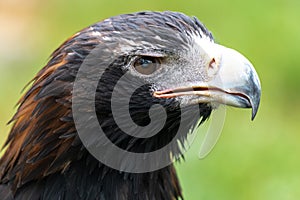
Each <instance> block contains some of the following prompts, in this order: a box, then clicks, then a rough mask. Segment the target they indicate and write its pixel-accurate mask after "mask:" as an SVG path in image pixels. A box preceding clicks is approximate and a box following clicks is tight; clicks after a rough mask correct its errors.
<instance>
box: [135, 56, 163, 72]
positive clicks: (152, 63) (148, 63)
mask: <svg viewBox="0 0 300 200" xmlns="http://www.w3.org/2000/svg"><path fill="white" fill-rule="evenodd" d="M160 63H161V62H160V58H156V57H147V56H143V57H140V58H138V59H137V60H136V61H135V62H134V64H133V67H134V69H135V70H136V71H137V72H139V73H141V74H144V75H150V74H152V73H153V72H155V71H156V70H157V69H158V68H159V65H160Z"/></svg>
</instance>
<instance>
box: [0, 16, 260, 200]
mask: <svg viewBox="0 0 300 200" xmlns="http://www.w3.org/2000/svg"><path fill="white" fill-rule="evenodd" d="M86 60H88V61H86ZM83 68H84V70H81V69H83ZM79 73H80V74H81V79H80V80H79V79H78V74H79ZM93 75H97V76H93ZM98 75H99V77H98ZM100 75H101V76H100ZM95 77H96V78H99V79H98V80H97V81H96V85H95V84H94V83H95V82H94V81H93V80H92V79H94V78H95ZM77 79H78V80H77ZM81 80H84V81H82V82H80V81H81ZM90 83H91V84H90ZM92 83H93V84H92ZM92 85H95V87H94V89H92V88H93V86H92ZM75 86H78V87H77V88H79V89H78V90H77V91H76V90H75ZM260 93H261V89H260V82H259V79H258V75H257V74H256V72H255V70H254V68H253V66H252V65H251V63H250V62H249V61H248V60H247V59H246V58H245V57H244V56H242V55H241V54H240V53H238V52H237V51H235V50H233V49H230V48H226V47H224V46H222V45H219V44H217V43H215V41H214V38H213V36H212V34H211V33H210V31H209V30H208V29H207V28H206V27H205V26H204V25H203V24H202V23H201V22H200V21H199V20H198V19H197V18H195V17H188V16H186V15H184V14H182V13H178V12H170V11H165V12H150V11H146V12H138V13H132V14H123V15H119V16H115V17H111V18H108V19H106V20H103V21H101V22H98V23H95V24H93V25H91V26H89V27H87V28H85V29H83V30H81V31H79V32H78V33H76V34H74V35H73V36H72V37H70V38H69V39H68V40H67V41H65V42H64V43H63V44H62V45H61V46H60V47H59V48H57V49H56V50H55V51H54V53H52V55H51V58H50V60H49V61H48V63H47V64H46V65H45V67H43V68H42V69H41V70H40V71H39V72H38V73H37V75H36V76H35V77H34V78H33V80H32V83H31V85H30V87H29V89H28V91H27V92H26V93H25V94H24V95H23V96H22V98H21V99H20V101H19V104H18V110H17V112H16V114H15V115H14V116H13V118H12V119H11V121H10V123H12V124H13V126H12V129H11V131H10V133H9V136H8V138H7V140H6V143H5V152H4V153H3V156H2V158H1V160H0V199H1V200H14V199H16V200H17V199H31V200H35V199H36V200H37V199H45V200H47V199H61V200H63V199H72V200H73V199H86V200H88V199H99V200H174V199H183V198H184V197H183V196H184V195H183V194H182V191H181V187H180V184H179V181H178V178H177V175H176V172H175V169H174V166H173V164H172V162H170V163H167V164H165V165H163V166H162V167H157V168H155V166H159V164H160V161H163V160H170V161H171V160H173V158H175V160H176V159H180V157H181V156H182V154H183V151H182V146H183V143H184V142H185V140H186V138H187V135H188V134H189V133H190V130H191V129H193V128H196V127H197V126H198V124H199V122H201V123H202V122H204V121H205V120H206V119H207V118H208V117H209V116H210V114H211V112H212V110H213V109H217V108H218V105H220V104H225V105H229V106H235V107H240V108H252V118H254V117H255V115H256V113H257V110H258V106H259V102H260ZM128 95H129V97H130V98H129V99H128V98H127V97H128ZM126 99H127V100H128V101H127V100H126ZM91 100H93V103H92V105H93V106H92V108H90V107H89V106H88V105H87V104H88V103H89V101H91ZM75 101H76V103H75ZM126 102H127V103H126ZM125 104H128V105H125ZM114 105H116V106H117V109H114V108H113V107H114ZM126 106H127V107H126ZM74 109H77V110H76V112H74ZM126 109H127V111H128V113H129V114H128V115H125V114H124V116H123V114H122V113H126V112H125V111H126ZM162 110H163V112H161V111H162ZM123 111H124V112H123ZM92 113H94V114H95V115H93V114H92ZM114 113H119V114H114ZM120 113H121V114H120ZM78 116H79V118H78V120H75V118H76V117H78ZM161 116H164V117H163V120H162V119H161ZM116 118H118V120H117V119H116ZM95 119H96V121H97V124H98V126H100V127H101V130H102V131H103V132H104V136H103V135H102V136H101V137H97V133H95V132H97V131H95V130H96V129H93V126H94V123H91V124H90V121H91V120H95ZM157 119H158V120H157ZM80 120H82V121H80ZM157 121H163V122H164V123H163V125H162V126H161V127H158V126H156V123H157ZM201 123H200V124H201ZM129 124H130V125H129ZM132 124H133V125H132ZM149 124H154V125H153V126H151V127H152V128H153V129H143V128H147V126H148V125H149ZM95 126H96V125H95ZM82 129H86V131H83V133H82V132H81V134H79V131H78V130H82ZM125 129H126V130H125ZM143 130H144V131H143ZM152 130H155V131H156V133H155V134H154V133H152ZM179 130H180V131H179ZM104 138H106V139H108V140H109V142H111V143H113V144H114V146H116V147H117V148H118V149H123V150H124V151H125V152H130V153H133V154H134V155H140V154H144V155H148V154H151V153H155V152H158V151H159V150H160V149H163V148H165V147H166V146H168V145H169V147H168V148H166V151H165V154H163V155H161V157H157V158H156V160H155V159H154V161H153V162H151V163H148V164H147V165H143V163H141V162H140V161H138V160H137V161H136V162H135V161H134V160H133V161H132V160H131V161H130V163H129V162H126V161H128V159H127V157H126V156H124V157H122V158H119V157H120V155H116V154H114V153H112V151H106V150H105V149H106V148H102V147H103V146H105V145H106V143H103V142H102V141H104ZM174 138H175V142H174V141H173V140H174ZM108 146H109V145H108ZM90 147H97V148H98V147H99V148H100V149H101V148H102V150H101V151H100V152H98V153H99V154H100V155H101V156H103V155H104V157H105V159H104V160H99V159H98V158H97V156H95V154H94V153H93V152H92V150H91V149H92V148H90ZM107 149H109V148H107ZM105 155H106V156H105ZM124 155H125V154H124ZM128 158H129V157H128ZM111 160H118V162H119V163H118V164H119V166H116V167H114V166H113V165H111V163H110V161H111ZM106 161H107V162H106ZM145 162H146V159H145ZM128 164H129V165H130V166H129V167H128V166H127V165H128ZM136 166H140V167H149V169H150V170H148V171H138V170H136ZM152 166H154V167H153V168H151V167H152ZM130 169H133V171H130ZM151 169H154V170H151ZM134 170H135V171H134Z"/></svg>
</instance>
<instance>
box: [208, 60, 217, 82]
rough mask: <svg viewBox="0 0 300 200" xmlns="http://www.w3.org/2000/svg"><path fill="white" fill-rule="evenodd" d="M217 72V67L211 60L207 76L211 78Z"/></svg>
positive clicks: (214, 61)
mask: <svg viewBox="0 0 300 200" xmlns="http://www.w3.org/2000/svg"><path fill="white" fill-rule="evenodd" d="M217 72H218V65H217V62H216V59H215V58H212V59H211V60H210V62H209V64H208V71H207V74H208V76H209V77H213V76H215V75H216V73H217Z"/></svg>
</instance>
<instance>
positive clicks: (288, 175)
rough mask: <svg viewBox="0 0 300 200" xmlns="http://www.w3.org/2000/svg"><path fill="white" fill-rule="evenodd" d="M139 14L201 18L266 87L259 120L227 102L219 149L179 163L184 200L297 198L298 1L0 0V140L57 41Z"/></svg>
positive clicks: (192, 153) (196, 148)
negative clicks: (168, 12) (166, 12)
mask: <svg viewBox="0 0 300 200" xmlns="http://www.w3.org/2000/svg"><path fill="white" fill-rule="evenodd" d="M140 10H159V11H163V10H173V11H180V12H184V13H186V14H187V15H191V16H197V17H198V18H199V19H200V20H201V21H202V22H203V23H204V24H206V26H207V27H208V28H209V29H210V30H211V31H212V32H213V34H214V36H215V37H216V40H217V41H218V42H219V43H221V44H223V45H226V46H229V47H233V48H235V49H237V50H238V51H240V52H241V53H243V54H245V55H246V56H247V57H248V58H249V59H250V60H251V61H252V63H253V64H254V66H255V68H256V70H257V72H258V74H259V76H260V79H261V83H262V101H261V106H260V109H259V112H258V115H257V118H256V119H255V120H254V121H253V122H251V121H250V110H240V109H239V110H237V109H234V108H228V109H227V118H226V122H225V125H224V128H223V132H222V135H221V138H220V140H219V142H218V144H217V146H216V147H215V148H214V150H213V152H212V153H211V154H210V155H209V156H208V157H207V158H205V159H203V160H199V159H198V156H197V154H198V152H199V145H198V143H199V142H197V141H196V142H195V143H194V144H193V146H192V148H191V149H190V150H189V152H188V153H187V155H186V162H182V163H180V164H177V169H178V173H179V177H180V179H181V183H182V187H183V193H184V196H185V198H186V199H187V200H200V199H205V200H248V199H249V200H253V199H255V200H292V199H293V200H297V199H299V198H300V158H299V153H300V145H299V144H300V135H299V134H300V132H299V129H300V123H299V121H300V116H299V113H300V91H299V86H300V76H299V75H300V22H299V21H300V1H299V0H265V1H261V0H252V1H238V0H227V1H223V0H218V1H216V0H210V1H207V0H206V1H201V0H189V1H183V0H177V1H167V0H151V1H150V0H144V1H141V0H127V1H116V0H97V1H96V0H95V1H91V0H86V1H83V0H64V1H60V0H52V1H38V0H27V1H21V0H0V143H1V144H3V142H4V140H5V138H6V136H7V134H8V132H9V128H10V126H7V125H6V122H7V121H8V120H9V119H10V118H11V117H12V115H13V113H14V112H15V109H16V108H15V107H14V105H15V104H16V103H17V101H18V99H19V97H20V96H21V91H22V88H23V87H24V86H25V85H26V83H28V82H29V81H30V80H31V78H33V76H34V75H35V74H36V73H37V72H38V70H39V69H40V68H41V67H43V66H44V65H45V63H46V62H47V59H48V57H49V55H50V53H51V52H52V51H53V50H54V49H55V48H56V47H58V45H60V44H61V43H62V42H63V41H64V40H65V39H67V38H68V37H69V36H71V35H72V34H73V33H75V32H77V31H78V30H80V29H82V28H83V27H86V26H88V25H90V24H92V23H94V22H97V21H99V20H101V19H104V18H107V17H110V16H113V15H118V14H121V13H129V12H134V11H140ZM200 132H201V130H200Z"/></svg>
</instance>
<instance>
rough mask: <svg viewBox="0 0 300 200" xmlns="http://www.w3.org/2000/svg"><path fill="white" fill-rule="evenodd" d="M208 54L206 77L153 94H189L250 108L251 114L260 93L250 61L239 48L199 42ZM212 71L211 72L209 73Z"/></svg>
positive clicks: (194, 100)
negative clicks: (191, 84) (209, 76)
mask: <svg viewBox="0 0 300 200" xmlns="http://www.w3.org/2000/svg"><path fill="white" fill-rule="evenodd" d="M200 46H201V48H203V50H204V51H205V52H206V55H207V56H208V60H210V61H209V62H208V67H207V73H208V74H210V75H211V76H212V77H211V79H210V80H209V81H206V82H200V83H197V84H195V85H193V86H188V87H185V86H180V87H178V88H173V89H166V90H162V91H156V92H154V94H153V95H154V96H155V97H157V98H174V97H178V96H193V97H195V96H196V97H197V98H196V99H195V98H193V102H192V103H219V104H225V105H229V106H234V107H239V108H252V120H253V119H254V118H255V116H256V114H257V111H258V107H259V103H260V96H261V86H260V81H259V78H258V75H257V73H256V71H255V69H254V67H253V66H252V64H251V63H250V61H249V60H247V59H246V58H245V57H244V56H243V55H242V54H240V53H239V52H237V51H235V50H233V49H230V48H226V47H224V46H221V45H218V44H215V43H201V44H200ZM212 74H213V75H212Z"/></svg>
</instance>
